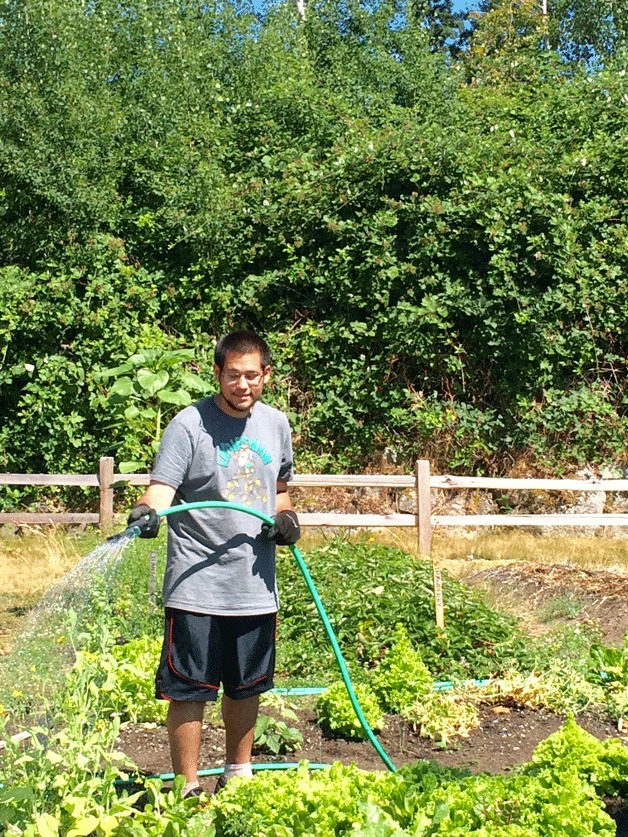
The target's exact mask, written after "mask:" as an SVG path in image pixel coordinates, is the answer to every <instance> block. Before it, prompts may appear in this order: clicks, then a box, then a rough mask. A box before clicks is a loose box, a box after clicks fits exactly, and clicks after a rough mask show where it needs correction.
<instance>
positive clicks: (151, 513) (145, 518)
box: [127, 503, 161, 538]
mask: <svg viewBox="0 0 628 837" xmlns="http://www.w3.org/2000/svg"><path fill="white" fill-rule="evenodd" d="M160 524H161V518H160V517H159V515H158V514H157V512H156V511H155V509H151V507H150V506H147V505H146V503H140V504H139V505H138V506H136V507H135V508H134V509H133V510H132V511H131V513H130V514H129V517H128V519H127V525H128V526H138V527H139V528H140V529H141V532H140V538H156V537H157V535H158V534H159V526H160Z"/></svg>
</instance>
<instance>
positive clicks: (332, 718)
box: [316, 680, 384, 739]
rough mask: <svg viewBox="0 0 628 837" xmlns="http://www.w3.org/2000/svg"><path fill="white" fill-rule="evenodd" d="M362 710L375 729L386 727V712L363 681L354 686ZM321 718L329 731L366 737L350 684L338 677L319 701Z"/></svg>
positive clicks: (353, 737) (352, 737) (346, 736)
mask: <svg viewBox="0 0 628 837" xmlns="http://www.w3.org/2000/svg"><path fill="white" fill-rule="evenodd" d="M353 689H354V692H355V697H356V698H357V701H358V703H359V704H360V708H361V710H362V714H363V715H364V718H365V719H366V722H367V724H368V725H369V727H370V728H371V729H372V730H373V731H378V730H381V729H383V728H384V716H383V714H382V710H381V707H380V705H379V702H378V700H377V696H376V695H375V693H374V692H373V691H372V690H371V689H370V688H369V687H368V686H367V685H366V684H364V683H356V684H354V686H353ZM316 711H317V713H318V722H319V724H320V725H321V726H322V727H323V729H325V730H327V731H328V732H330V733H332V734H335V735H340V736H342V737H343V738H349V739H355V738H366V737H367V735H366V732H365V730H364V728H363V727H362V724H361V723H360V720H359V719H358V716H357V714H356V711H355V709H354V707H353V703H352V701H351V698H350V697H349V693H348V692H347V687H346V686H345V684H344V683H343V682H342V681H341V680H339V681H338V682H336V683H334V684H333V685H331V686H330V687H329V688H328V689H326V690H325V691H324V692H323V693H322V694H321V695H320V696H319V698H318V700H317V701H316Z"/></svg>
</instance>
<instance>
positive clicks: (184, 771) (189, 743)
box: [166, 700, 205, 793]
mask: <svg viewBox="0 0 628 837" xmlns="http://www.w3.org/2000/svg"><path fill="white" fill-rule="evenodd" d="M204 709H205V704H204V703H197V702H196V701H187V700H185V701H179V700H173V701H170V705H169V707H168V720H167V724H166V725H167V728H168V739H169V741H170V758H171V759H172V769H173V771H174V773H175V775H177V776H179V775H183V776H185V788H184V791H183V792H184V793H186V791H187V790H190V788H193V787H196V786H197V785H198V760H199V756H200V752H201V727H202V723H203V711H204Z"/></svg>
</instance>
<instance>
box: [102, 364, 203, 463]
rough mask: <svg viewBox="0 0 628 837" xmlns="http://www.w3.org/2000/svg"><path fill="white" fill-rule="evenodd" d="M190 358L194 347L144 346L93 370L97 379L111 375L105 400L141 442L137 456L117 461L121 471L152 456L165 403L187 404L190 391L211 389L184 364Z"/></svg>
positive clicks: (104, 378)
mask: <svg viewBox="0 0 628 837" xmlns="http://www.w3.org/2000/svg"><path fill="white" fill-rule="evenodd" d="M193 361H194V349H177V350H170V351H168V350H166V349H143V350H141V351H140V352H138V353H136V354H134V355H133V356H132V357H130V358H129V359H128V360H127V361H126V362H125V363H123V364H121V365H120V366H116V367H114V368H112V369H102V370H100V371H99V372H98V371H97V372H96V373H95V380H96V381H97V382H98V381H104V382H107V381H108V380H109V379H110V378H113V379H114V381H113V384H112V385H111V386H110V387H109V391H108V393H107V402H108V403H109V404H110V405H111V406H112V408H114V409H115V410H116V411H117V412H119V414H120V416H119V419H118V423H119V425H121V426H122V425H123V424H124V426H125V427H126V428H128V429H129V430H131V431H132V432H133V434H134V435H136V436H137V437H138V439H140V440H141V441H142V442H143V444H142V446H141V447H140V448H139V449H138V455H139V456H141V457H142V458H141V459H140V460H130V461H127V462H120V463H119V465H118V467H119V469H120V471H121V472H122V473H123V474H124V473H131V472H133V471H139V470H144V469H147V468H148V467H149V465H150V463H151V462H152V460H153V459H154V457H155V455H156V453H157V450H158V449H159V442H160V440H161V432H162V419H163V416H162V411H163V408H164V407H167V405H171V406H172V407H175V408H178V409H180V408H182V407H187V406H189V405H190V404H191V403H192V401H193V395H196V396H197V397H199V398H200V397H201V395H205V394H207V392H208V390H209V389H211V387H210V385H209V384H208V383H207V381H206V380H203V378H201V377H200V376H199V375H196V374H194V373H193V372H190V371H189V370H188V369H187V368H186V364H187V365H189V364H191V363H192V362H193ZM129 373H131V375H129ZM166 415H167V413H166ZM147 440H148V441H147Z"/></svg>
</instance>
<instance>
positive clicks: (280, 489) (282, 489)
mask: <svg viewBox="0 0 628 837" xmlns="http://www.w3.org/2000/svg"><path fill="white" fill-rule="evenodd" d="M284 511H294V508H293V506H292V500H291V499H290V494H289V493H288V483H287V482H282V481H281V480H277V511H276V513H277V514H279V512H284Z"/></svg>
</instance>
